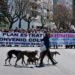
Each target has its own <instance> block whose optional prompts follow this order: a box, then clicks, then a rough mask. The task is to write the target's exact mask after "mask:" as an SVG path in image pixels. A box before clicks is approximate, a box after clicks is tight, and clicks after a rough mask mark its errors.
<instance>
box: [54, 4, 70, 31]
mask: <svg viewBox="0 0 75 75" xmlns="http://www.w3.org/2000/svg"><path fill="white" fill-rule="evenodd" d="M55 8H56V10H55V15H54V21H55V24H56V26H57V29H58V30H60V28H63V29H66V27H67V26H68V27H69V25H68V21H69V20H70V13H69V10H68V9H67V8H66V7H65V6H63V5H61V4H58V5H56V7H55Z"/></svg>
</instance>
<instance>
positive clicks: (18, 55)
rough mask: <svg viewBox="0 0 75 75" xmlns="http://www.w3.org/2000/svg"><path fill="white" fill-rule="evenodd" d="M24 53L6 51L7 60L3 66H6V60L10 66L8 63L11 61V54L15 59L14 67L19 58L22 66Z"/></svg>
mask: <svg viewBox="0 0 75 75" xmlns="http://www.w3.org/2000/svg"><path fill="white" fill-rule="evenodd" d="M24 52H25V51H20V50H10V51H8V53H7V58H6V59H5V65H6V62H7V60H8V59H9V64H10V65H11V63H10V61H11V58H13V54H14V55H15V56H16V57H17V60H16V63H15V66H16V65H17V61H18V60H20V59H21V58H22V64H23V62H24V63H25V61H24Z"/></svg>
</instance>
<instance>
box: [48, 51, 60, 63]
mask: <svg viewBox="0 0 75 75" xmlns="http://www.w3.org/2000/svg"><path fill="white" fill-rule="evenodd" d="M50 54H51V57H52V59H53V57H54V55H55V56H56V55H57V54H58V55H60V53H59V52H57V51H54V52H50ZM53 61H54V62H56V60H54V59H53ZM48 63H49V58H48Z"/></svg>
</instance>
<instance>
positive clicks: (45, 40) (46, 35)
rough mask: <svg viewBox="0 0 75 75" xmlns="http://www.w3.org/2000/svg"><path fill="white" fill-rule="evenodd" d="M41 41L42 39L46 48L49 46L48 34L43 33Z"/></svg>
mask: <svg viewBox="0 0 75 75" xmlns="http://www.w3.org/2000/svg"><path fill="white" fill-rule="evenodd" d="M41 41H44V45H45V46H46V48H49V36H48V34H45V36H44V38H43V39H42V40H41Z"/></svg>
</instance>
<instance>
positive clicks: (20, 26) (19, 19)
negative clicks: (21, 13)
mask: <svg viewBox="0 0 75 75" xmlns="http://www.w3.org/2000/svg"><path fill="white" fill-rule="evenodd" d="M19 28H21V19H19Z"/></svg>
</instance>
